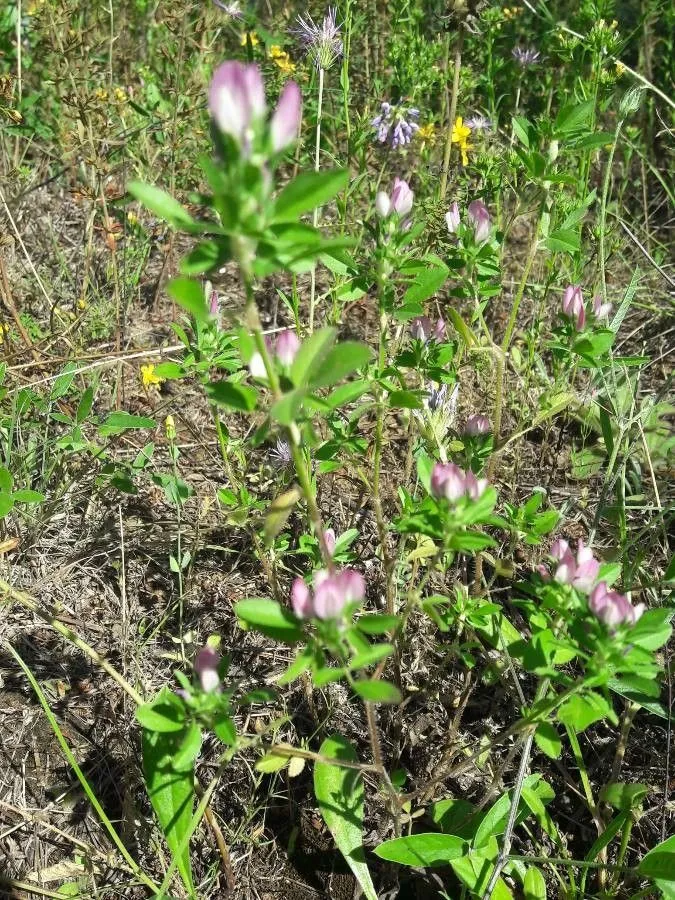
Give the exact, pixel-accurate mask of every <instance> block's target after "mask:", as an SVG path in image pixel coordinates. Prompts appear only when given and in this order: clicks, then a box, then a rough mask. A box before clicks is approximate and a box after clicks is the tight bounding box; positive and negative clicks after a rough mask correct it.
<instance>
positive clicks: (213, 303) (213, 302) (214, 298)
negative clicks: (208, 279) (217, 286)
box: [209, 291, 219, 316]
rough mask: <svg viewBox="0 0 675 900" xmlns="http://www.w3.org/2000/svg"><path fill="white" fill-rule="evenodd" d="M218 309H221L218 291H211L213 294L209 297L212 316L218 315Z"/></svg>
mask: <svg viewBox="0 0 675 900" xmlns="http://www.w3.org/2000/svg"><path fill="white" fill-rule="evenodd" d="M218 309H219V301H218V292H217V291H211V296H210V297H209V313H210V314H211V315H212V316H217V315H218Z"/></svg>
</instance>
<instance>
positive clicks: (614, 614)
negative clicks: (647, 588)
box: [588, 581, 645, 631]
mask: <svg viewBox="0 0 675 900" xmlns="http://www.w3.org/2000/svg"><path fill="white" fill-rule="evenodd" d="M588 607H589V609H590V610H591V612H592V613H593V614H594V615H595V616H597V617H598V619H600V621H601V622H603V623H604V624H605V625H606V626H607V627H608V628H609V629H610V631H614V630H615V629H616V628H617V627H618V626H619V625H624V624H625V625H635V623H636V622H637V621H638V619H639V618H640V616H641V615H642V614H643V612H644V611H645V605H644V603H638V605H637V606H633V604H632V603H631V602H630V600H629V599H628V598H627V597H624V595H623V594H619V593H618V592H617V591H610V590H608V589H607V584H606V582H604V581H601V582H600V583H599V584H596V586H595V587H594V588H593V591H592V592H591V596H590V599H589V601H588Z"/></svg>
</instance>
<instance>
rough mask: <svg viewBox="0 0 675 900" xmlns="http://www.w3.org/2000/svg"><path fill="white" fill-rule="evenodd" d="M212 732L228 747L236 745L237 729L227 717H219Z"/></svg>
mask: <svg viewBox="0 0 675 900" xmlns="http://www.w3.org/2000/svg"><path fill="white" fill-rule="evenodd" d="M213 732H214V734H215V735H216V737H217V738H218V739H219V740H221V741H222V742H223V743H224V744H227V746H228V747H232V746H233V745H234V744H236V743H237V729H236V728H235V725H234V722H233V721H232V719H231V718H230V717H229V716H226V715H221V716H220V718H219V719H218V721H217V722H216V723H215V725H214V726H213Z"/></svg>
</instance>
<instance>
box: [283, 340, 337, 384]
mask: <svg viewBox="0 0 675 900" xmlns="http://www.w3.org/2000/svg"><path fill="white" fill-rule="evenodd" d="M336 335H337V330H336V329H335V328H320V329H319V330H318V331H315V332H314V334H313V335H311V336H310V337H308V338H307V340H305V341H303V342H302V344H301V345H300V349H299V350H298V352H297V354H296V357H295V359H294V360H293V365H292V366H291V380H292V381H293V384H294V385H296V387H300V386H303V385H308V384H309V375H310V372H311V371H313V370H316V369H318V368H319V366H320V365H321V363H322V362H323V360H324V359H325V358H326V356H327V355H328V353H329V352H330V349H331V347H332V346H333V344H334V343H335V337H336Z"/></svg>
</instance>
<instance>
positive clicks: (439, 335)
mask: <svg viewBox="0 0 675 900" xmlns="http://www.w3.org/2000/svg"><path fill="white" fill-rule="evenodd" d="M433 338H434V340H435V341H436V343H437V344H440V343H442V342H443V341H444V340H445V322H444V321H443V319H439V320H438V321H437V322H436V324H435V325H434V334H433Z"/></svg>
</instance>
